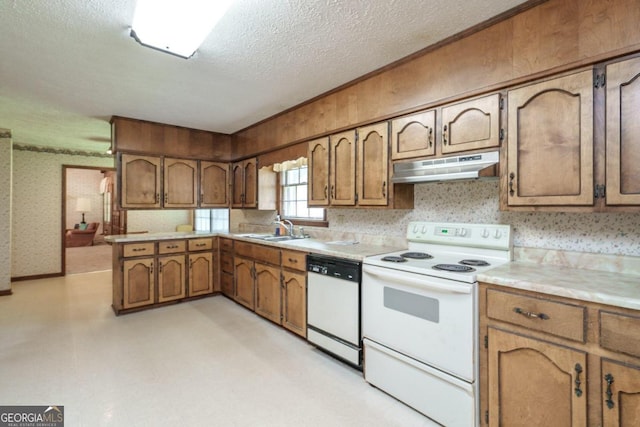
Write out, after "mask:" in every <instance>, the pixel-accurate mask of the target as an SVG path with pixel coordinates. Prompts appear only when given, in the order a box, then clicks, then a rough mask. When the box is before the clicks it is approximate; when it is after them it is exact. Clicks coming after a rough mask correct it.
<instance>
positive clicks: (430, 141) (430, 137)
mask: <svg viewBox="0 0 640 427" xmlns="http://www.w3.org/2000/svg"><path fill="white" fill-rule="evenodd" d="M431 146H433V128H429V147H431Z"/></svg>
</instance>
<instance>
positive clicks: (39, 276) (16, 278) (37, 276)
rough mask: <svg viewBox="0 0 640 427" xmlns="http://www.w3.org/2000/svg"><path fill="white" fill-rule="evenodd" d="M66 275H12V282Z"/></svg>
mask: <svg viewBox="0 0 640 427" xmlns="http://www.w3.org/2000/svg"><path fill="white" fill-rule="evenodd" d="M61 276H64V274H62V273H49V274H36V275H34V276H20V277H12V278H11V281H12V282H23V281H25V280H38V279H48V278H50V277H61Z"/></svg>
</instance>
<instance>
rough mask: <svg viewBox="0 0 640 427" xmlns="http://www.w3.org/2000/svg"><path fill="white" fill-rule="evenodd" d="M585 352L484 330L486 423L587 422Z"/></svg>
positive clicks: (569, 423) (524, 337) (503, 424)
mask: <svg viewBox="0 0 640 427" xmlns="http://www.w3.org/2000/svg"><path fill="white" fill-rule="evenodd" d="M586 362H587V356H586V353H584V352H581V351H578V350H573V349H571V348H568V347H561V346H558V345H555V344H551V343H548V342H545V341H541V340H537V339H534V338H530V337H526V336H522V335H517V334H514V333H509V332H506V331H502V330H499V329H494V328H491V327H490V328H489V350H488V364H489V426H491V427H493V426H540V427H547V426H586V424H587V396H586V385H587V382H586V380H585V379H586V375H587V363H586Z"/></svg>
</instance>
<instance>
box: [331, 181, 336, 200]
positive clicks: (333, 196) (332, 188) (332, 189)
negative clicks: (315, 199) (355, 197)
mask: <svg viewBox="0 0 640 427" xmlns="http://www.w3.org/2000/svg"><path fill="white" fill-rule="evenodd" d="M331 198H332V199H335V198H336V188H335V186H334V185H333V184H332V185H331Z"/></svg>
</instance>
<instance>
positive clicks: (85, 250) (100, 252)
mask: <svg viewBox="0 0 640 427" xmlns="http://www.w3.org/2000/svg"><path fill="white" fill-rule="evenodd" d="M65 251H66V274H78V273H89V272H91V271H104V270H111V245H107V244H101V245H95V246H83V247H79V248H67V249H65Z"/></svg>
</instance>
